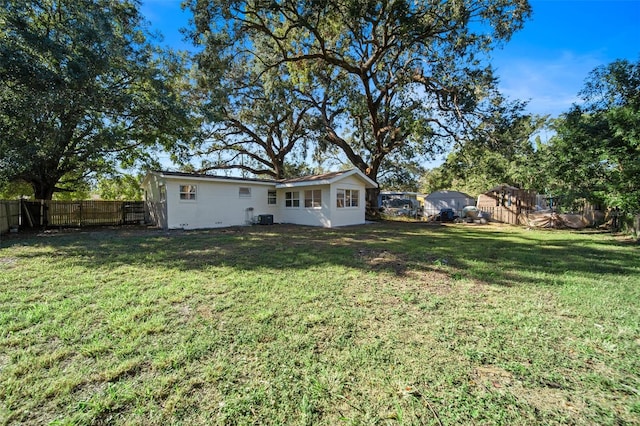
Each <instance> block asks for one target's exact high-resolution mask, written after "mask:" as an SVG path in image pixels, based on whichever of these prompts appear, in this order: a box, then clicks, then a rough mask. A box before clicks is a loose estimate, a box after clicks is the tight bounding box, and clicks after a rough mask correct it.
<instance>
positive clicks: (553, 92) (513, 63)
mask: <svg viewBox="0 0 640 426" xmlns="http://www.w3.org/2000/svg"><path fill="white" fill-rule="evenodd" d="M494 64H495V66H496V69H497V75H498V77H499V78H500V84H499V85H500V90H501V91H502V92H503V93H504V94H505V95H507V96H508V97H509V98H511V99H520V100H529V106H528V110H529V111H530V112H533V113H536V114H541V115H546V114H550V115H551V116H554V117H555V116H558V115H559V114H561V113H563V112H566V111H568V110H569V108H570V107H571V105H572V104H573V103H578V102H579V101H580V99H579V97H578V92H580V90H581V89H582V88H583V87H584V82H585V79H586V78H587V76H588V74H589V72H591V71H592V70H593V69H594V68H595V67H597V66H599V65H602V64H603V61H601V60H599V59H598V58H597V55H582V56H581V55H575V54H573V53H571V52H560V53H557V54H556V56H555V57H550V58H540V57H538V58H533V57H523V56H520V57H503V58H501V59H499V60H497V61H494Z"/></svg>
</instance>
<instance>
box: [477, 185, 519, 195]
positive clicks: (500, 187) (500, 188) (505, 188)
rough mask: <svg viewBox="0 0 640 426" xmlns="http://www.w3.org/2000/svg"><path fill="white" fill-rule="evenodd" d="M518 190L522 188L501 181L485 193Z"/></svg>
mask: <svg viewBox="0 0 640 426" xmlns="http://www.w3.org/2000/svg"><path fill="white" fill-rule="evenodd" d="M518 190H520V188H516V187H515V186H511V185H507V184H506V183H501V184H500V185H498V186H496V187H495V188H491V189H489V190H488V191H486V192H485V194H488V193H490V192H500V191H518Z"/></svg>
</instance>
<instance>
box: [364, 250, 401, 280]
mask: <svg viewBox="0 0 640 426" xmlns="http://www.w3.org/2000/svg"><path fill="white" fill-rule="evenodd" d="M356 257H357V258H358V259H359V260H361V261H362V262H364V263H365V264H366V265H367V266H368V267H369V268H371V269H372V270H374V271H382V270H390V271H393V272H394V273H395V274H396V275H399V276H403V275H405V274H406V272H407V262H406V261H405V260H404V259H403V258H402V256H400V255H398V254H396V253H392V252H390V251H389V250H369V249H359V250H358V251H357V252H356Z"/></svg>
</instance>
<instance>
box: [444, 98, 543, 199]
mask: <svg viewBox="0 0 640 426" xmlns="http://www.w3.org/2000/svg"><path fill="white" fill-rule="evenodd" d="M498 105H500V107H499V108H496V109H495V111H494V114H493V115H492V116H491V117H488V118H487V119H486V120H485V121H484V122H483V123H482V124H481V128H482V132H480V136H479V137H475V138H473V139H470V140H466V141H462V142H461V143H460V144H459V145H458V146H457V147H456V148H455V149H454V150H453V151H452V152H451V153H450V154H449V155H448V156H447V159H446V161H445V163H444V164H443V165H442V166H441V171H442V173H441V176H440V179H441V180H440V182H441V184H442V186H441V187H440V188H437V189H445V188H454V189H457V190H460V191H463V192H467V193H469V194H472V195H477V194H480V193H482V192H484V191H485V190H487V189H489V188H491V187H494V186H496V185H499V184H502V183H506V184H509V185H513V186H517V187H519V188H525V189H530V190H538V191H542V190H543V189H544V182H545V180H544V179H541V174H540V168H539V160H538V157H539V153H538V147H539V146H540V144H541V142H540V140H539V137H535V134H536V133H537V132H538V131H540V129H542V127H543V126H545V125H546V123H547V117H540V116H535V115H530V114H525V113H523V111H524V108H525V106H526V105H525V103H522V102H514V103H511V104H508V103H506V102H503V101H498ZM534 138H535V139H534ZM534 142H535V143H534Z"/></svg>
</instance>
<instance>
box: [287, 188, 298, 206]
mask: <svg viewBox="0 0 640 426" xmlns="http://www.w3.org/2000/svg"><path fill="white" fill-rule="evenodd" d="M284 206H285V207H300V192H299V191H290V192H285V193H284Z"/></svg>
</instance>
